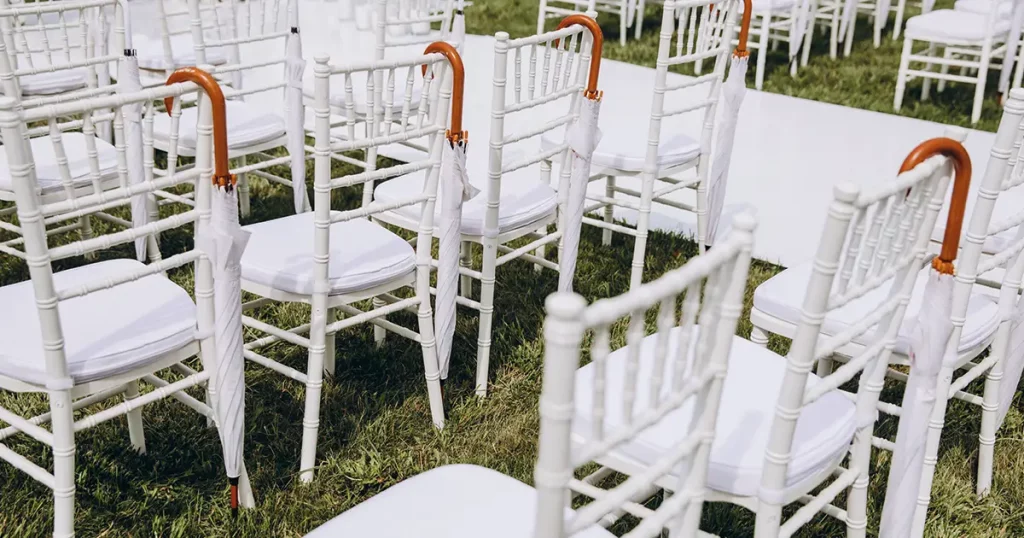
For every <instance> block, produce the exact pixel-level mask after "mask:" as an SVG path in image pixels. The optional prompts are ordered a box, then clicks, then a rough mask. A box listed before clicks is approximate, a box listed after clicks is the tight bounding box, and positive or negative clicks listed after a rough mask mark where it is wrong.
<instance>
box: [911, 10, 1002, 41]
mask: <svg viewBox="0 0 1024 538" xmlns="http://www.w3.org/2000/svg"><path fill="white" fill-rule="evenodd" d="M1009 30H1010V20H1009V18H1000V19H997V20H996V22H995V24H994V25H993V28H992V36H993V37H1000V36H1002V37H1005V35H1006V33H1007V32H1008V31H1009ZM906 32H907V37H909V38H912V39H921V40H928V41H982V40H984V39H985V38H986V37H987V35H988V33H989V31H988V21H987V16H986V15H982V14H979V13H971V12H968V11H956V10H952V9H939V10H936V11H932V12H930V13H925V14H924V15H917V16H916V17H911V18H910V19H909V20H907V30H906Z"/></svg>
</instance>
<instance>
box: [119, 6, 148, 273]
mask: <svg viewBox="0 0 1024 538" xmlns="http://www.w3.org/2000/svg"><path fill="white" fill-rule="evenodd" d="M125 19H128V17H125ZM126 24H127V23H126ZM117 87H118V91H119V92H121V93H127V94H131V93H135V92H138V91H140V90H142V82H141V81H140V79H139V59H138V57H137V56H136V53H135V49H133V48H132V33H131V28H126V29H125V50H124V57H123V58H121V61H120V62H119V63H118V73H117ZM121 111H122V114H123V115H124V131H125V145H126V146H127V147H126V149H125V153H126V158H127V160H128V184H129V185H138V184H141V183H142V182H143V181H145V180H146V171H145V167H144V165H143V163H144V162H145V158H144V156H143V145H142V103H132V104H130V105H126V106H125V107H124V108H122V109H121ZM149 197H150V195H149V194H136V195H135V196H133V197H132V203H131V206H132V226H135V227H136V228H137V227H139V226H143V225H145V224H146V223H147V222H148V220H149V205H150V199H149ZM147 240H148V238H147V237H139V238H138V239H136V240H135V255H136V256H137V257H138V260H139V261H144V260H145V259H146V242H147Z"/></svg>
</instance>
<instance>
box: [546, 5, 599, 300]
mask: <svg viewBox="0 0 1024 538" xmlns="http://www.w3.org/2000/svg"><path fill="white" fill-rule="evenodd" d="M574 24H579V25H580V26H584V27H586V28H587V30H589V31H590V36H591V38H592V43H591V47H590V71H589V73H588V74H587V85H586V88H585V89H584V90H583V97H584V99H583V102H582V103H580V114H579V117H578V118H577V119H576V121H575V122H573V124H572V126H571V127H570V128H569V131H568V132H567V133H566V140H567V142H568V143H569V149H571V150H572V159H570V160H569V165H570V166H572V171H571V172H570V176H569V185H568V191H569V192H568V193H567V197H566V198H567V199H566V202H565V204H566V207H565V208H562V211H563V212H564V213H565V216H564V219H563V220H562V242H561V247H560V248H559V254H558V291H572V282H573V277H574V276H575V274H576V256H577V255H578V254H579V245H580V229H581V228H582V226H583V205H584V202H585V200H586V195H587V184H588V183H589V181H590V160H591V158H592V157H593V155H594V150H595V149H596V148H597V143H598V142H599V141H600V139H601V133H600V130H598V128H597V118H598V115H599V114H600V113H601V98H602V96H603V93H602V92H599V91H598V90H597V79H598V77H599V76H600V74H601V54H602V51H603V50H604V34H602V33H601V27H600V26H598V25H597V21H595V20H594V19H593V17H590V16H588V15H569V16H568V17H566V18H564V19H562V20H561V22H559V23H558V27H557V28H556V29H555V30H556V31H557V30H561V29H563V28H568V27H570V26H572V25H574ZM556 46H557V43H556ZM562 166H566V163H565V162H564V161H563V162H562ZM559 188H561V186H559Z"/></svg>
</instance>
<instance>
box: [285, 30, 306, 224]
mask: <svg viewBox="0 0 1024 538" xmlns="http://www.w3.org/2000/svg"><path fill="white" fill-rule="evenodd" d="M287 47H288V58H287V60H286V62H285V71H286V75H285V76H286V78H287V79H288V80H287V84H288V86H287V88H286V89H285V91H286V92H287V95H286V96H285V127H286V129H287V132H288V154H289V155H290V156H291V160H292V162H291V168H292V195H293V199H294V203H295V213H302V212H304V211H306V210H307V208H308V207H309V204H308V202H307V201H306V130H305V128H304V127H303V123H305V119H306V109H305V106H304V105H303V103H302V73H303V71H305V70H306V61H305V60H303V59H302V40H301V39H300V38H299V29H298V27H297V26H292V30H291V33H290V34H288V43H287Z"/></svg>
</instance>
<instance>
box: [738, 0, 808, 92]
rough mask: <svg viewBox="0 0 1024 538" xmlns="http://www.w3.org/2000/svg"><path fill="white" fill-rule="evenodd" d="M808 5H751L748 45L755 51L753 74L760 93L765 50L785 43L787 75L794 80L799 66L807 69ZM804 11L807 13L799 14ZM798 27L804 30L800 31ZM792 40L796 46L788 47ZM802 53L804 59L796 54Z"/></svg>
mask: <svg viewBox="0 0 1024 538" xmlns="http://www.w3.org/2000/svg"><path fill="white" fill-rule="evenodd" d="M810 8H811V6H810V4H809V3H808V4H807V5H804V2H803V0H753V2H751V9H752V10H753V11H752V15H753V16H752V17H751V23H750V33H751V35H752V36H753V37H754V39H751V40H750V41H749V43H748V47H749V48H750V49H753V50H756V51H757V65H756V67H755V71H754V88H755V89H757V90H760V89H761V88H762V87H763V86H764V73H765V66H766V63H767V57H768V50H769V49H770V48H772V47H775V46H777V44H778V43H785V44H786V46H788V47H789V49H790V62H789V74H790V75H791V76H794V77H795V76H796V72H797V67H798V65H799V64H800V63H803V64H804V65H807V61H808V59H807V54H808V49H809V48H810V43H809V41H810V38H811V36H810V34H809V33H806V32H805V31H804V30H808V32H809V28H808V27H809V23H808V19H809V18H810V17H811V15H810ZM803 10H807V11H808V12H807V13H801V12H802V11H803ZM801 25H803V27H802V28H801ZM793 40H796V41H797V42H795V43H791V42H792V41H793ZM801 50H803V57H802V58H798V57H797V54H798V53H799V52H800V51H801Z"/></svg>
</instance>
